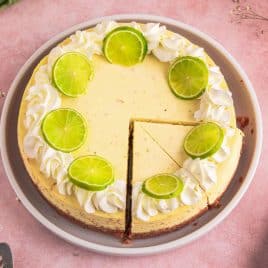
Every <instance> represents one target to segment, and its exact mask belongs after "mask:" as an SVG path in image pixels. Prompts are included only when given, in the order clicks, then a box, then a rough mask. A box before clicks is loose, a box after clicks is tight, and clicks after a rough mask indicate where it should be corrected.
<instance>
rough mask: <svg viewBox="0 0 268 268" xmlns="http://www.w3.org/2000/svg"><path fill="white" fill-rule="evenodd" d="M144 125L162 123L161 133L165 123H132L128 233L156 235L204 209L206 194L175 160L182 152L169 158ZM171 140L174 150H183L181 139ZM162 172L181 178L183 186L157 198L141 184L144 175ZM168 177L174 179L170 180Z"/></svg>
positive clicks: (180, 224) (149, 175)
mask: <svg viewBox="0 0 268 268" xmlns="http://www.w3.org/2000/svg"><path fill="white" fill-rule="evenodd" d="M147 125H148V129H149V128H150V127H152V126H155V127H156V128H157V129H158V130H161V127H163V130H162V133H163V134H164V133H165V128H166V125H167V124H158V123H157V124H153V123H144V122H135V123H134V130H133V173H132V188H133V195H132V218H131V219H132V220H131V227H130V228H131V236H132V237H146V236H152V235H160V234H162V233H165V232H169V231H172V230H175V229H177V228H178V227H181V226H183V225H184V224H186V223H188V222H190V221H191V220H193V219H194V218H195V217H198V216H199V215H200V214H201V213H203V212H204V211H206V210H207V198H206V195H205V194H204V192H203V191H202V189H201V188H200V187H199V185H198V182H197V181H196V180H195V179H194V178H193V177H192V176H191V175H190V174H188V172H187V171H185V170H183V169H182V168H181V167H180V166H179V165H178V164H177V162H181V161H182V160H183V158H184V157H183V158H181V157H182V155H181V154H180V153H179V154H177V155H175V156H174V157H172V158H171V157H170V156H169V155H168V154H167V153H166V152H165V151H164V150H163V149H162V148H161V147H160V146H159V144H157V143H156V142H155V140H153V139H152V136H151V135H149V134H148V131H147V128H146V127H147ZM183 128H185V130H183ZM145 129H146V130H145ZM180 130H181V131H183V132H184V134H186V133H187V132H188V130H189V129H188V127H184V126H180ZM167 134H168V133H167ZM181 136H183V134H181ZM183 137H184V136H183ZM172 144H173V146H174V147H176V149H175V150H174V151H176V152H183V139H182V140H181V142H178V143H173V141H172ZM163 172H165V173H166V174H169V176H170V177H172V176H174V175H177V176H178V177H179V178H181V179H182V183H183V190H182V192H181V193H180V194H179V195H178V196H177V197H173V198H172V196H171V198H168V199H166V198H165V199H164V198H163V199H158V198H153V197H151V196H150V195H147V194H146V193H144V192H143V191H142V184H144V183H145V182H146V180H148V178H149V179H150V178H151V177H152V176H155V177H159V175H161V174H160V173H163ZM172 181H173V183H174V180H172ZM170 183H171V182H170ZM189 196H191V197H189ZM193 196H194V197H193Z"/></svg>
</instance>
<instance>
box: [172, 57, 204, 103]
mask: <svg viewBox="0 0 268 268" xmlns="http://www.w3.org/2000/svg"><path fill="white" fill-rule="evenodd" d="M208 74H209V72H208V68H207V66H206V64H205V63H204V61H203V60H201V59H200V58H198V57H192V56H184V57H179V58H177V59H176V60H175V61H174V62H173V63H172V64H171V65H170V67H169V71H168V83H169V87H170V89H171V91H172V92H173V93H174V95H175V96H177V97H179V98H181V99H185V100H191V99H196V98H198V97H200V96H201V95H202V94H203V93H204V91H205V89H206V87H207V85H208Z"/></svg>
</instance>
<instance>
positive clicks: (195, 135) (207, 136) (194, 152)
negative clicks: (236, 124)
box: [184, 122, 224, 158]
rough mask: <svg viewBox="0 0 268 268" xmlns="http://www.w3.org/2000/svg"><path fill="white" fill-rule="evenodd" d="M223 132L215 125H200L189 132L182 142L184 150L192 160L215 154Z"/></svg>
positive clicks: (210, 123)
mask: <svg viewBox="0 0 268 268" xmlns="http://www.w3.org/2000/svg"><path fill="white" fill-rule="evenodd" d="M223 137H224V131H223V129H222V128H221V127H220V126H219V125H218V124H216V123H213V122H208V123H203V124H200V125H199V126H196V127H194V128H193V129H191V130H190V132H189V133H188V134H187V136H186V137H185V140H184V150H185V152H186V153H187V154H188V155H190V156H191V157H192V158H206V157H209V156H211V155H213V154H214V153H216V152H217V151H218V150H219V149H220V147H221V145H222V142H223Z"/></svg>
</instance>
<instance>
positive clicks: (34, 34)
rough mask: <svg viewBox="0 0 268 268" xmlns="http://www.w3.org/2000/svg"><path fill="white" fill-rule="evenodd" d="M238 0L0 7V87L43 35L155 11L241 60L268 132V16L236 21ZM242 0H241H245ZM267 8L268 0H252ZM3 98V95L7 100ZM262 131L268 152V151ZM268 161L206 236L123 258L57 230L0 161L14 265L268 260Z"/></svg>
mask: <svg viewBox="0 0 268 268" xmlns="http://www.w3.org/2000/svg"><path fill="white" fill-rule="evenodd" d="M234 2H237V0H236V1H235V0H233V1H232V0H218V1H216V0H210V1H209V0H198V1H197V0H183V1H176V0H173V1H172V0H162V1H160V0H158V1H157V0H135V1H132V0H128V1H124V0H118V1H116V0H109V1H105V0H98V1H96V0H95V1H92V0H68V1H66V0H57V1H45V0H32V1H30V0H22V1H20V2H19V3H17V4H16V5H14V6H12V7H10V8H7V9H5V10H1V11H0V36H1V41H0V62H1V64H0V74H1V76H0V77H1V79H0V89H2V90H7V89H8V88H9V86H10V83H11V82H12V80H13V79H14V77H15V75H16V73H17V72H18V70H19V68H20V67H21V66H22V65H23V63H24V62H25V61H26V60H27V58H28V57H29V56H30V55H31V54H32V53H33V52H34V51H35V50H36V49H37V48H38V47H39V46H40V45H42V44H43V43H44V42H45V41H47V40H48V39H50V38H51V37H53V36H54V35H55V34H57V33H59V32H61V31H62V30H64V29H66V28H68V27H70V26H72V25H74V24H77V23H80V22H83V21H85V20H88V19H92V18H95V17H98V16H104V15H111V14H115V13H130V12H132V13H151V14H156V15H163V16H168V17H171V18H174V19H177V20H180V21H182V22H185V23H188V24H190V25H193V26H195V27H197V28H199V29H200V30H202V31H204V32H205V33H207V34H209V35H210V36H212V37H214V38H215V39H216V40H218V41H219V42H220V43H222V44H223V45H224V46H225V48H226V49H227V50H228V51H229V52H230V53H231V54H232V55H233V56H234V57H235V58H236V59H237V60H238V61H239V62H240V64H241V65H242V66H243V68H244V69H245V71H246V72H247V74H248V75H249V78H250V79H251V81H252V83H253V86H254V87H255V90H256V92H257V95H258V98H259V101H260V104H261V107H262V112H263V115H264V116H263V120H264V133H265V134H266V136H267V134H268V127H267V126H268V116H267V114H268V90H267V85H268V72H267V68H268V67H267V62H268V21H261V20H259V21H258V20H243V21H242V23H239V24H237V23H234V22H231V18H230V10H231V9H232V8H233V7H234V6H235V5H236V4H235V3H234ZM240 2H242V0H240ZM243 3H244V2H243ZM247 3H248V4H250V5H251V6H252V7H253V8H254V9H255V10H258V12H259V13H262V14H263V15H266V16H268V2H267V1H265V0H258V1H253V0H248V2H247ZM3 102H4V98H2V99H0V105H1V106H0V107H2V105H3ZM266 136H265V135H264V140H265V143H264V145H263V155H264V156H266V157H267V155H268V140H267V139H266ZM267 179H268V165H267V159H266V161H261V162H260V165H259V168H258V170H257V173H256V176H255V179H254V181H253V183H252V185H251V186H250V189H249V190H248V192H247V194H246V195H245V197H244V198H243V199H242V201H241V203H240V204H239V205H238V207H237V208H236V209H235V210H234V211H233V213H232V214H231V215H230V216H229V217H228V218H227V219H226V220H225V221H224V222H223V223H222V224H220V225H219V226H218V227H217V228H215V229H214V230H213V231H211V232H210V233H209V234H208V235H206V236H205V237H203V238H201V239H200V240H198V241H196V242H194V243H192V244H190V245H188V246H186V247H184V248H181V249H177V250H174V251H171V252H168V253H165V254H162V255H157V256H149V257H140V258H120V257H109V256H101V255H98V254H95V253H91V252H88V251H86V250H83V249H80V248H77V247H74V246H72V245H70V244H68V243H66V242H64V241H62V240H61V239H59V238H57V237H55V236H54V235H52V234H51V233H50V232H49V231H47V230H46V229H45V228H44V227H43V226H41V224H39V223H38V222H37V221H36V220H34V218H33V217H32V216H31V215H30V214H29V213H28V212H27V211H26V209H25V208H24V207H23V206H22V205H21V204H20V203H19V202H18V201H17V200H16V195H15V193H14V192H13V190H12V189H11V187H10V185H9V183H8V181H7V178H6V175H5V173H4V170H3V167H2V164H0V241H6V242H8V243H9V244H10V246H11V248H12V251H13V253H14V261H15V267H20V268H23V267H28V268H30V267H65V268H67V267H81V268H82V267H109V268H111V267H129V268H131V267H138V266H139V267H173V266H174V267H180V266H181V267H268V224H267V223H268V190H267V189H268V186H267V185H268V181H267Z"/></svg>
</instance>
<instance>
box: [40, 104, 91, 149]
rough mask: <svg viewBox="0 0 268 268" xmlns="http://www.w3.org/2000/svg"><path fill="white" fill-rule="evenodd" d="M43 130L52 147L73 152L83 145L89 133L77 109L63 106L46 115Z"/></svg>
mask: <svg viewBox="0 0 268 268" xmlns="http://www.w3.org/2000/svg"><path fill="white" fill-rule="evenodd" d="M41 130H42V133H43V136H44V138H45V140H46V141H47V143H48V144H49V145H50V146H51V147H52V148H54V149H55V150H58V151H62V152H72V151H74V150H77V149H78V148H80V147H81V146H82V145H83V143H84V141H85V139H86V135H87V124H86V121H85V119H84V118H83V117H82V115H81V114H79V113H78V112H77V111H75V110H72V109H67V108H66V109H63V108H61V109H57V110H53V111H51V112H49V113H48V114H47V115H46V116H45V118H44V119H43V122H42V126H41Z"/></svg>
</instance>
